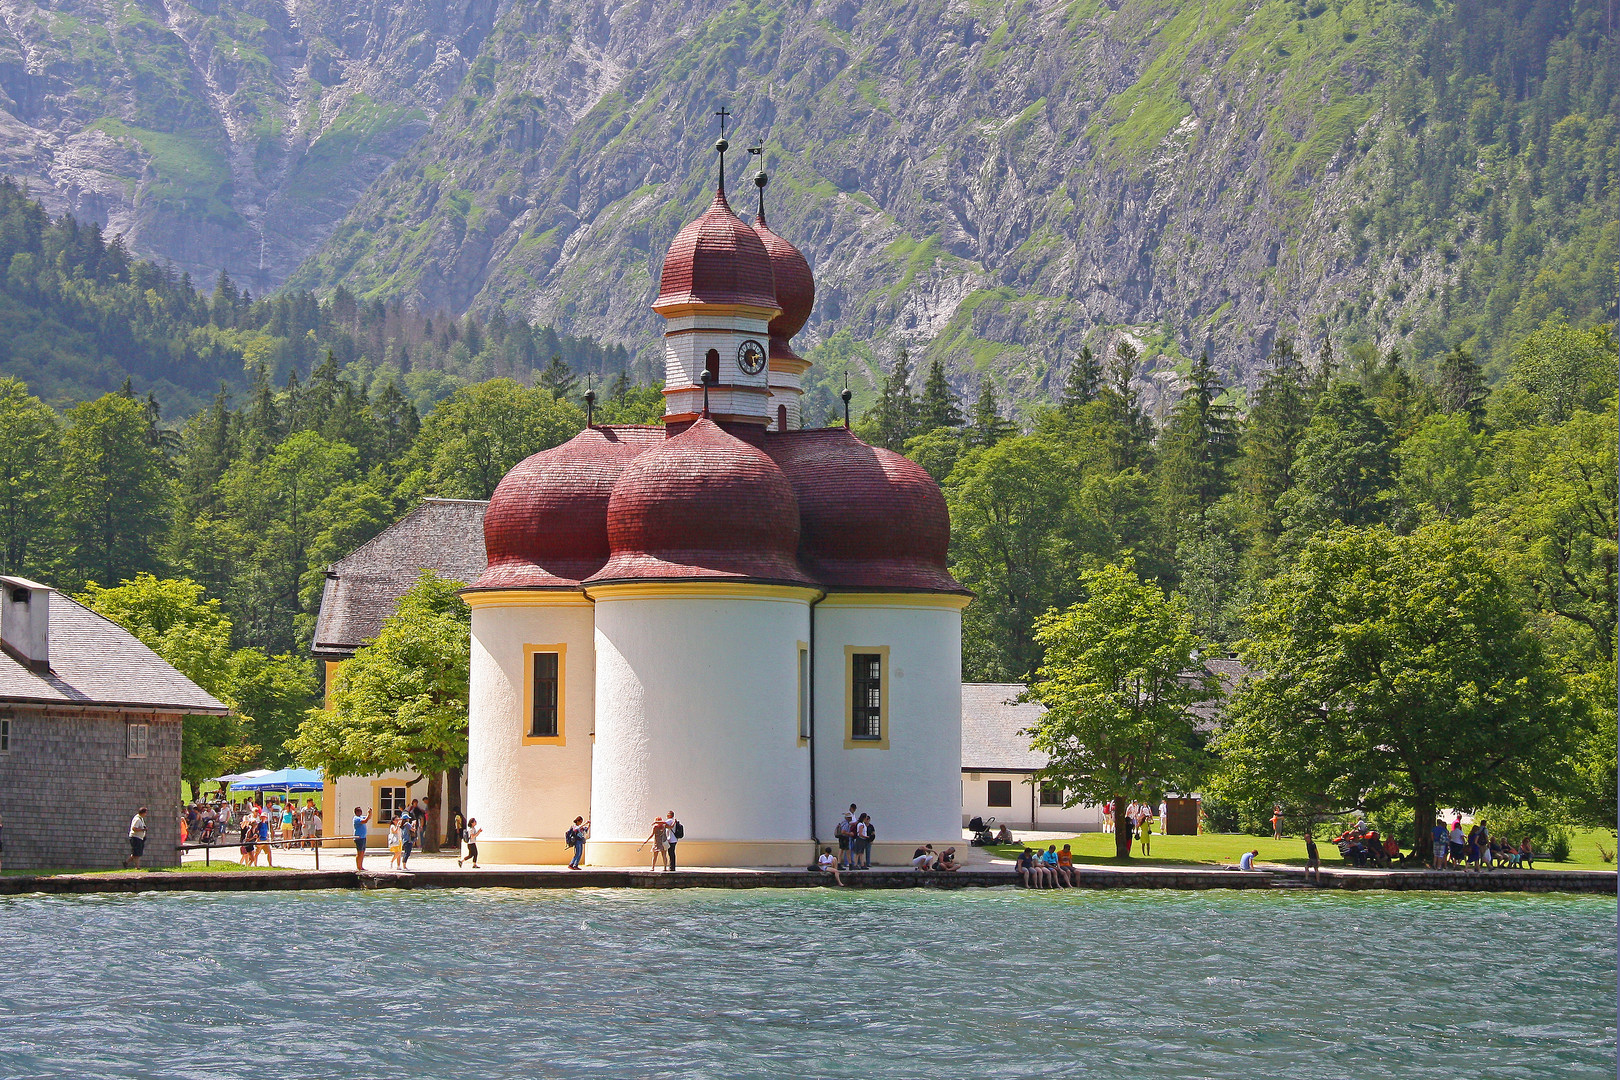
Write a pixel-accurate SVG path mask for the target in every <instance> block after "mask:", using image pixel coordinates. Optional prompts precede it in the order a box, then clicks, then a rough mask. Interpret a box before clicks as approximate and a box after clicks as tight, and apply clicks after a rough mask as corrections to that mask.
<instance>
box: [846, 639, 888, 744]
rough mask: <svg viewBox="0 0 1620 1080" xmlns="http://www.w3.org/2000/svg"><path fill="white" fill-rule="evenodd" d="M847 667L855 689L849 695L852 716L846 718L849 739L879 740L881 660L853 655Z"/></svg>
mask: <svg viewBox="0 0 1620 1080" xmlns="http://www.w3.org/2000/svg"><path fill="white" fill-rule="evenodd" d="M850 667H851V669H852V673H853V676H854V681H855V685H854V686H853V687H852V689H853V691H854V692H853V693H852V694H851V695H850V699H851V704H852V707H853V709H854V715H853V716H851V717H850V725H849V727H850V737H851V738H854V739H873V740H880V739H882V738H883V656H882V654H880V653H856V654H855V655H854V657H853V658H852V661H851V664H850Z"/></svg>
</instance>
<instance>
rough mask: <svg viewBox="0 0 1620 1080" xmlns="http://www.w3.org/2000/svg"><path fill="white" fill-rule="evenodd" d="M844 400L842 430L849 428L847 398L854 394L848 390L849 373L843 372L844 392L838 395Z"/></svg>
mask: <svg viewBox="0 0 1620 1080" xmlns="http://www.w3.org/2000/svg"><path fill="white" fill-rule="evenodd" d="M838 396H839V397H840V398H842V399H843V402H844V430H845V431H848V430H849V399H850V398H852V397H854V396H855V395H854V394H852V393H850V392H849V373H848V372H845V373H844V392H843V393H842V394H839V395H838Z"/></svg>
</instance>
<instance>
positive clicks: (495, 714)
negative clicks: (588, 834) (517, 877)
mask: <svg viewBox="0 0 1620 1080" xmlns="http://www.w3.org/2000/svg"><path fill="white" fill-rule="evenodd" d="M525 645H564V646H566V650H565V652H564V653H563V656H562V659H561V667H560V671H561V676H562V706H563V714H562V725H563V732H562V742H561V744H560V745H556V744H552V743H532V742H531V743H528V744H525V742H524V736H525V735H526V734H527V732H528V730H529V718H528V717H527V716H526V715H525V714H524V680H525V677H526V674H527V672H526V666H527V661H526V660H525V654H524V646H525ZM594 646H595V642H594V631H593V626H592V609H591V606H590V604H589V602H588V601H586V600H585V599H584V597H582V596H581V595H580V594H578V593H558V594H555V595H551V596H548V595H547V594H543V593H539V592H536V593H529V594H525V595H524V596H523V597H522V598H521V599H520V600H514V601H513V602H511V603H509V604H502V603H491V602H486V601H482V600H477V599H475V600H474V607H473V611H472V666H471V671H470V676H471V678H470V682H469V686H468V731H467V769H466V772H467V804H466V810H465V812H466V813H467V815H468V816H470V817H476V818H477V819H478V824H479V826H480V827H481V828H483V830H484V836H485V838H486V840H487V841H494V840H500V839H510V838H534V837H551V838H560V837H561V836H562V834H563V832H564V831H565V830H567V828H568V826H569V823H570V822H572V821H573V819H574V815H576V814H587V813H589V807H590V805H591V733H592V731H593V729H594V727H595V716H594V714H595V701H596V662H595V651H594Z"/></svg>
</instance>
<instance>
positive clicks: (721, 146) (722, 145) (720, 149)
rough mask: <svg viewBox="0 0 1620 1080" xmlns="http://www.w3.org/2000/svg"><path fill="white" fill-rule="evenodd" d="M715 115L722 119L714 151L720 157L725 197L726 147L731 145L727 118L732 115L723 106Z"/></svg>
mask: <svg viewBox="0 0 1620 1080" xmlns="http://www.w3.org/2000/svg"><path fill="white" fill-rule="evenodd" d="M714 115H716V116H718V117H719V118H720V138H719V139H718V140H717V141H716V142H715V144H714V149H715V152H716V153H718V154H719V155H720V194H721V195H722V196H724V195H725V193H726V147H728V146H730V145H731V144H730V143H728V142H726V118H727V117H729V116H730V115H731V110H730V109H728V108H726V107H725V106H724V105H722V106H720V108H719V110H717V111H716V112H715V114H714Z"/></svg>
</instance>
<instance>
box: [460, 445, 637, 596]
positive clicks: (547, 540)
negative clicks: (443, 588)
mask: <svg viewBox="0 0 1620 1080" xmlns="http://www.w3.org/2000/svg"><path fill="white" fill-rule="evenodd" d="M663 438H664V433H663V430H662V429H660V428H637V427H628V426H627V427H622V428H608V427H594V428H586V429H585V430H584V431H582V432H580V433H579V434H578V435H576V436H574V437H573V438H572V439H569V440H568V441H567V442H565V443H563V444H562V445H561V446H554V447H552V448H551V449H550V450H542V451H540V452H539V453H538V454H531V455H530V456H529V457H526V458H524V459H523V460H522V461H520V462H518V463H517V464H516V465H514V466H513V467H512V470H511V471H510V472H508V473H507V474H506V475H505V476H504V477H502V478H501V482H500V483H499V484H498V485H497V486H496V488H495V494H494V495H493V496H491V498H490V500H489V508H488V509H487V510H486V511H485V512H484V550H485V552H486V553H487V554H488V556H489V566H488V568H487V569H486V570H485V571H484V573H483V575H482V576H481V577H480V578H479V579H478V580H477V581H476V582H474V583H473V585H472V586H471V587H472V588H474V589H523V588H531V589H532V588H553V589H557V588H574V587H577V586H578V585H579V583H580V581H582V580H583V579H585V578H588V577H590V576H591V575H592V574H594V573H595V572H596V571H598V570H600V569H601V568H602V564H603V563H605V562H606V561H607V558H608V532H607V507H608V496H609V495H610V494H611V493H612V491H613V483H614V481H616V480H617V479H618V478H619V474H620V473H622V472H623V471H624V468H625V466H626V465H628V464H630V462H631V461H632V460H633V459H634V458H635V457H636V455H638V454H640V453H642V452H643V451H645V450H647V449H648V448H649V447H651V446H656V445H658V444H659V443H661V442H662V441H663Z"/></svg>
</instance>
